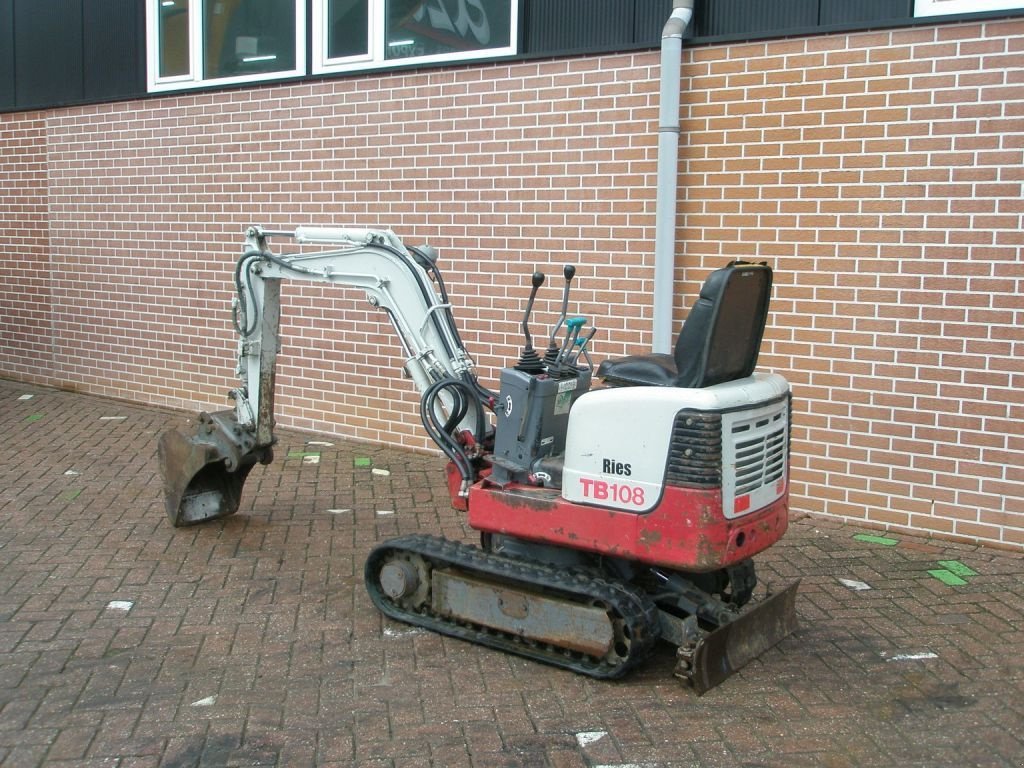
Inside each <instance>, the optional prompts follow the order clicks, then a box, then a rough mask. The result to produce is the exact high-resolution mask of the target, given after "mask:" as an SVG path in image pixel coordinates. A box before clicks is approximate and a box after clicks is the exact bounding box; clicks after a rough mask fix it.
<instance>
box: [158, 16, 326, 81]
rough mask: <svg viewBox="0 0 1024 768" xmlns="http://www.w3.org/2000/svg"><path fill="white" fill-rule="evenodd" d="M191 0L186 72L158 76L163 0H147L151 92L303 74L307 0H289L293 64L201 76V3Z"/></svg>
mask: <svg viewBox="0 0 1024 768" xmlns="http://www.w3.org/2000/svg"><path fill="white" fill-rule="evenodd" d="M206 1H207V0H192V2H191V5H190V7H189V19H188V45H189V57H188V60H189V72H188V74H186V75H172V76H169V77H161V76H160V6H161V3H162V2H163V0H147V2H146V87H147V90H148V91H149V92H150V93H160V92H162V91H180V90H182V89H186V88H203V87H208V86H218V87H219V86H228V85H235V84H238V83H256V82H264V81H274V80H284V79H287V78H291V77H301V76H303V75H305V74H306V59H307V56H306V29H307V23H306V0H292V4H293V6H294V7H295V66H294V67H293V68H292V69H287V70H279V71H276V72H254V73H253V74H251V75H232V76H229V77H209V78H204V77H203V76H202V72H203V53H204V50H203V43H204V40H203V15H204V13H203V11H204V8H203V4H204V2H206Z"/></svg>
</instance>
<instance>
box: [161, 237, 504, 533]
mask: <svg viewBox="0 0 1024 768" xmlns="http://www.w3.org/2000/svg"><path fill="white" fill-rule="evenodd" d="M271 235H274V236H285V237H290V238H293V239H294V240H295V241H296V242H298V243H300V244H306V243H316V244H321V245H334V246H338V247H336V248H333V249H331V250H327V251H320V252H317V253H308V254H307V253H295V254H290V255H277V254H274V253H273V252H272V251H271V250H270V249H269V248H268V247H267V238H268V237H269V236H271ZM432 256H433V252H432V249H429V247H424V248H423V249H412V250H410V249H408V248H406V247H405V246H404V245H403V244H402V241H401V240H399V239H398V237H397V236H395V234H394V233H393V232H391V231H389V230H368V229H332V228H309V227H305V228H303V227H300V228H298V229H296V230H295V231H294V232H269V231H266V230H263V229H261V228H259V227H250V228H249V229H248V230H247V232H246V240H245V246H244V249H243V253H242V256H241V257H240V258H239V259H238V262H237V264H236V267H235V276H234V282H235V289H236V294H237V295H236V297H235V302H234V306H233V309H234V322H235V330H236V331H237V332H238V335H239V341H238V366H237V369H236V373H237V375H238V377H239V379H240V380H241V385H240V386H239V387H237V388H235V389H233V390H231V392H230V393H229V396H230V397H231V399H233V400H234V402H235V407H234V408H233V409H230V410H222V411H216V412H214V413H205V412H204V413H202V414H200V416H199V421H198V424H197V425H196V430H195V433H194V434H192V435H184V434H182V433H180V432H175V431H171V432H167V433H165V434H164V435H162V436H161V438H160V442H159V445H158V456H159V461H160V469H161V472H162V474H163V478H164V497H165V503H166V509H167V515H168V518H169V519H170V521H171V523H172V524H173V525H174V526H176V527H177V526H184V525H191V524H194V523H201V522H205V521H207V520H213V519H217V518H221V517H225V516H227V515H231V514H234V513H235V512H237V511H238V505H239V501H240V498H241V493H242V486H243V485H244V483H245V479H246V477H247V476H248V474H249V471H250V470H251V469H252V468H253V466H255V465H256V464H257V463H263V464H266V463H269V462H270V461H271V460H272V458H273V451H272V447H273V445H274V440H275V438H274V389H275V383H276V382H275V377H276V370H277V367H276V363H277V353H278V350H279V348H280V343H281V340H280V307H281V280H282V279H283V278H288V279H291V280H302V281H306V282H316V283H326V284H329V285H339V286H346V287H350V288H361V289H363V290H364V291H365V292H366V298H367V301H368V302H369V303H370V305H371V306H373V307H376V308H378V309H380V310H382V311H383V312H385V313H386V314H387V316H388V318H389V319H390V320H391V323H392V325H393V326H394V329H395V332H396V334H397V335H398V338H399V341H400V343H401V346H402V349H403V351H404V354H405V356H406V361H405V365H404V369H405V371H406V373H407V374H408V375H409V377H410V378H411V379H412V381H413V383H414V384H415V386H416V388H417V389H418V390H419V392H420V393H421V395H422V396H423V397H424V403H423V406H424V407H423V409H422V410H423V414H424V418H425V421H426V422H427V423H428V424H429V426H428V432H430V434H431V436H432V437H434V439H435V440H437V441H438V443H439V445H440V446H441V448H442V450H444V451H445V453H446V454H448V456H449V458H452V460H453V461H455V462H456V463H457V464H459V465H460V468H461V471H462V474H463V476H462V484H463V486H464V487H465V489H467V490H468V487H469V483H470V481H471V479H472V477H471V470H470V467H469V459H468V457H467V456H466V455H465V451H464V449H463V448H462V446H461V445H460V443H459V441H458V440H456V439H455V437H453V435H457V434H459V433H461V432H469V433H471V434H475V435H480V434H482V432H483V431H484V430H485V428H486V421H485V419H484V416H483V411H482V407H481V402H482V401H486V400H487V399H488V398H489V397H490V396H491V393H489V392H487V391H486V390H484V389H483V388H482V387H481V386H480V385H479V383H478V382H477V379H476V376H475V375H474V373H473V363H472V360H471V359H470V357H469V355H468V354H467V353H466V350H465V347H464V346H463V344H462V340H461V339H460V338H459V334H458V330H457V329H456V327H455V323H454V320H453V318H452V314H451V306H450V304H449V303H448V302H447V297H446V295H445V291H444V284H443V282H442V281H441V280H440V275H439V273H437V271H436V269H435V268H434V263H433V259H432ZM431 274H433V276H434V280H433V281H432V279H431ZM435 281H436V282H435ZM453 417H454V418H453Z"/></svg>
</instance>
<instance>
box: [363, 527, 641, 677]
mask: <svg viewBox="0 0 1024 768" xmlns="http://www.w3.org/2000/svg"><path fill="white" fill-rule="evenodd" d="M398 552H406V553H413V554H417V555H419V556H421V557H422V558H424V559H425V560H426V561H427V562H429V563H430V565H431V567H432V568H446V567H451V568H454V569H456V570H459V571H463V572H465V573H467V574H469V575H477V576H483V577H485V578H487V579H489V580H492V581H496V582H499V583H500V584H501V585H502V586H503V587H506V588H511V589H514V588H517V587H520V588H522V589H523V591H525V592H529V593H532V594H540V595H544V596H549V597H551V596H554V597H560V598H563V599H570V600H575V601H578V602H579V603H580V604H581V605H590V604H592V602H593V601H600V602H601V603H602V604H605V605H608V606H610V610H611V611H612V612H613V613H615V614H617V617H618V618H621V619H622V620H623V622H624V624H625V626H626V627H627V628H628V632H629V635H628V636H629V637H630V639H631V643H630V647H629V653H628V655H627V656H626V657H625V658H624V659H621V660H618V659H617V660H616V661H615V662H614V663H612V662H609V661H608V660H607V659H604V658H596V657H593V656H589V655H587V654H582V653H579V652H576V651H567V650H564V649H559V648H553V647H552V646H550V645H548V644H547V643H543V642H530V641H529V640H528V639H524V638H520V637H517V636H514V635H511V634H508V633H505V632H500V631H497V630H494V629H490V628H484V627H479V626H477V625H472V624H468V623H466V622H462V621H459V622H455V621H452V620H449V619H447V618H445V617H444V616H440V615H437V614H435V613H433V611H432V610H431V607H430V605H429V603H428V604H427V605H425V606H423V607H422V608H421V609H420V610H421V611H422V612H409V611H407V610H405V609H403V608H402V607H401V606H399V605H396V604H395V603H394V602H392V600H391V599H390V598H389V597H388V596H387V595H386V594H384V592H383V591H382V590H381V588H380V585H379V583H378V580H377V576H378V574H379V573H380V567H381V565H382V564H383V562H384V561H385V560H386V559H387V557H388V556H389V555H390V554H391V553H398ZM364 576H365V581H366V589H367V592H369V594H370V599H371V600H373V603H374V605H376V606H377V608H378V609H379V610H380V611H381V612H382V613H383V614H385V615H386V616H389V617H391V618H393V619H397V620H398V621H402V622H405V623H407V624H413V625H415V626H419V627H424V628H425V629H429V630H432V631H434V632H439V633H441V634H444V635H449V636H451V637H457V638H459V639H462V640H468V641H469V642H471V643H476V644H478V645H484V646H487V647H490V648H496V649H498V650H501V651H506V652H508V653H513V654H517V655H519V656H525V657H526V658H529V659H533V660H535V661H541V662H544V663H547V664H553V665H555V666H558V667H563V668H565V669H570V670H572V671H573V672H579V673H582V674H584V675H588V676H590V677H596V678H613V677H619V676H621V675H623V674H625V673H626V672H628V671H629V670H630V669H632V668H633V667H635V666H636V665H637V664H638V663H640V662H641V661H642V660H643V659H645V658H646V657H647V656H648V655H649V654H650V652H651V650H652V649H653V647H654V645H655V643H656V642H657V639H658V619H657V609H656V608H655V606H654V603H653V602H652V601H651V600H650V599H649V598H648V597H647V596H646V595H645V594H644V593H643V592H640V591H638V590H636V589H634V588H632V587H629V586H627V585H625V584H621V583H619V582H615V581H609V580H607V579H604V578H602V577H600V576H599V575H597V574H594V573H591V572H586V571H579V570H567V569H564V568H557V567H553V566H549V565H545V564H543V563H536V562H531V561H527V560H521V559H518V558H512V557H508V556H507V555H501V554H495V553H491V552H485V551H483V550H481V549H478V548H477V547H473V546H470V545H468V544H462V543H459V542H455V541H450V540H448V539H443V538H439V537H436V536H427V535H422V534H416V535H410V536H403V537H400V538H397V539H390V540H388V541H385V542H383V543H381V544H379V545H378V546H377V547H375V548H374V549H373V550H372V551H371V552H370V555H369V557H367V559H366V567H365V573H364Z"/></svg>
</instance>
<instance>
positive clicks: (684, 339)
mask: <svg viewBox="0 0 1024 768" xmlns="http://www.w3.org/2000/svg"><path fill="white" fill-rule="evenodd" d="M771 289H772V270H771V267H769V266H768V265H767V264H749V263H745V262H733V263H731V264H729V265H728V266H726V267H723V268H722V269H717V270H715V271H714V272H712V273H711V274H710V275H709V276H708V278H707V280H705V281H704V285H703V287H702V288H701V291H700V297H699V298H698V299H697V301H696V302H695V303H694V305H693V307H692V308H691V309H690V313H689V314H688V315H687V317H686V322H684V323H683V328H682V330H681V331H680V332H679V338H678V339H676V347H675V354H674V357H675V362H676V369H677V371H678V377H677V378H676V386H677V387H710V386H711V385H712V384H721V383H722V382H725V381H732V380H734V379H742V378H744V377H745V376H749V375H750V374H752V373H753V372H754V368H755V366H756V365H757V356H758V353H759V352H760V350H761V337H762V336H763V335H764V326H765V322H766V321H767V319H768V301H769V299H770V297H771Z"/></svg>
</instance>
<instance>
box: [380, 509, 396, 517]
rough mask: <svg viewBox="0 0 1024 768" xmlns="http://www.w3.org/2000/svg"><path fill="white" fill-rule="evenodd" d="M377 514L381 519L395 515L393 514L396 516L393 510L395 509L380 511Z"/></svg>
mask: <svg viewBox="0 0 1024 768" xmlns="http://www.w3.org/2000/svg"><path fill="white" fill-rule="evenodd" d="M377 514H378V515H380V516H381V517H383V516H384V515H393V514H395V510H393V509H378V510H377Z"/></svg>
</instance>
